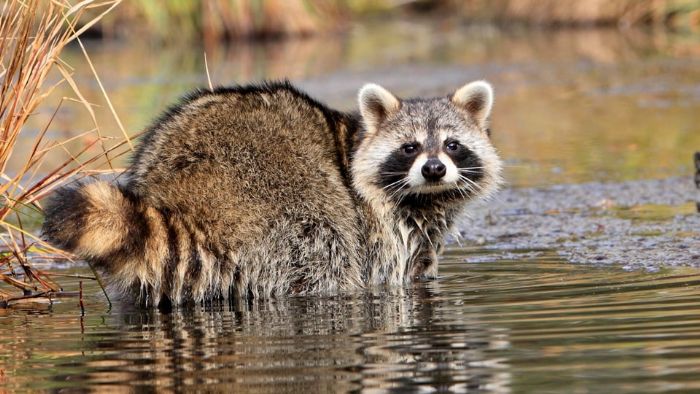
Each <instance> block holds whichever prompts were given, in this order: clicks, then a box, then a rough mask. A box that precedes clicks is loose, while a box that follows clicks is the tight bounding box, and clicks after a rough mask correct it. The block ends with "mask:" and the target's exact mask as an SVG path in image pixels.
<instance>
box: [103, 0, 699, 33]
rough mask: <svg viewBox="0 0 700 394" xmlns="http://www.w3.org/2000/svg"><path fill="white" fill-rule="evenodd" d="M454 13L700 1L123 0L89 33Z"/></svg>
mask: <svg viewBox="0 0 700 394" xmlns="http://www.w3.org/2000/svg"><path fill="white" fill-rule="evenodd" d="M425 14H429V15H433V16H434V15H435V14H440V15H441V16H449V17H451V18H454V19H459V20H464V21H465V22H472V23H475V22H476V23H495V24H500V25H504V24H509V25H512V24H516V25H517V24H520V25H537V26H543V27H575V26H577V27H585V26H610V25H619V26H624V27H626V26H633V25H650V26H652V25H653V26H667V27H672V28H678V29H697V28H698V27H699V26H700V0H375V1H372V0H152V1H124V2H123V3H122V4H120V6H119V7H117V8H116V9H115V10H114V12H112V13H110V14H109V15H108V16H107V17H106V18H104V19H103V20H102V21H101V23H100V24H98V25H96V26H95V27H94V28H93V29H92V30H91V33H92V34H93V35H96V36H104V37H112V38H113V37H124V36H138V37H148V38H151V39H155V40H161V41H175V42H182V41H193V40H203V41H204V42H205V43H212V42H215V41H220V40H238V39H258V38H280V37H287V36H308V35H311V34H316V33H320V32H335V31H341V30H343V29H345V28H346V27H347V26H348V25H349V24H350V23H352V21H353V20H355V19H357V18H361V17H363V18H366V17H386V16H401V17H410V16H418V15H425Z"/></svg>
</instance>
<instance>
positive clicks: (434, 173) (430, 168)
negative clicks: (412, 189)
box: [420, 159, 447, 182]
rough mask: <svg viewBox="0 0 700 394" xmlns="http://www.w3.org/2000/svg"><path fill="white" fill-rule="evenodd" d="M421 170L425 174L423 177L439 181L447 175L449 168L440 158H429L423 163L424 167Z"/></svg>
mask: <svg viewBox="0 0 700 394" xmlns="http://www.w3.org/2000/svg"><path fill="white" fill-rule="evenodd" d="M420 172H421V174H423V178H425V179H426V180H428V181H431V182H435V181H439V180H440V178H442V177H443V176H445V173H446V172H447V168H446V167H445V165H444V164H442V162H441V161H440V160H438V159H428V161H426V162H425V164H424V165H423V168H421V170H420Z"/></svg>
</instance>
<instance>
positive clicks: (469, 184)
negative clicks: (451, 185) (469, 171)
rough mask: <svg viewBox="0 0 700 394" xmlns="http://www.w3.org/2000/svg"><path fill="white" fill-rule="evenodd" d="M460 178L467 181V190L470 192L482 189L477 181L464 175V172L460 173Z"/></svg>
mask: <svg viewBox="0 0 700 394" xmlns="http://www.w3.org/2000/svg"><path fill="white" fill-rule="evenodd" d="M459 179H461V180H463V181H465V182H466V183H465V184H464V185H465V186H466V187H467V190H468V191H469V192H470V193H475V192H477V191H480V190H481V189H482V187H481V186H480V185H479V184H477V183H476V182H474V181H473V180H471V179H469V178H467V177H466V176H464V175H462V174H459Z"/></svg>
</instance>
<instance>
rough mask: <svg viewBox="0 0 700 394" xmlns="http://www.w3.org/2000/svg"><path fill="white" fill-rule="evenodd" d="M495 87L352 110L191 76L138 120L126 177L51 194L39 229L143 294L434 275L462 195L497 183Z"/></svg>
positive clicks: (214, 293) (192, 296) (125, 288)
mask: <svg viewBox="0 0 700 394" xmlns="http://www.w3.org/2000/svg"><path fill="white" fill-rule="evenodd" d="M492 97H493V94H492V89H491V87H490V85H489V84H487V83H486V82H482V81H477V82H472V83H470V84H467V85H465V86H464V87H462V88H460V89H458V90H457V91H456V92H455V93H453V94H451V95H449V96H445V97H438V98H431V99H420V98H419V99H406V100H401V99H399V98H397V97H396V96H394V95H393V94H391V93H390V92H388V91H387V90H385V89H384V88H382V87H380V86H378V85H374V84H368V85H366V86H364V87H363V88H362V89H361V90H360V92H359V107H360V108H359V109H360V111H359V113H343V112H339V111H335V110H333V109H330V108H328V107H326V106H324V105H323V104H321V103H319V102H317V101H316V100H314V99H312V98H310V97H309V96H307V95H306V94H304V93H302V92H300V91H299V90H297V89H296V88H294V87H293V86H291V85H290V84H289V83H286V82H282V83H265V84H262V85H255V86H239V87H232V88H217V89H214V90H199V91H195V92H194V93H191V94H189V95H188V96H186V97H185V98H184V99H182V100H181V102H180V103H179V104H177V105H176V106H174V107H172V108H171V109H170V110H168V111H167V112H166V113H165V114H164V115H162V116H161V117H160V118H159V119H157V120H156V121H155V123H154V124H153V125H152V126H151V127H150V128H149V129H148V130H147V131H146V134H145V136H144V137H143V140H142V141H141V142H140V145H139V146H138V149H137V151H136V154H135V156H134V158H133V162H132V164H131V167H130V168H129V169H128V171H127V173H126V177H125V179H126V180H125V181H124V182H123V183H120V184H110V183H107V182H101V181H97V182H92V183H80V184H77V185H74V186H72V187H67V188H63V189H60V190H58V191H57V192H56V193H54V194H53V195H52V196H51V197H50V198H49V200H48V202H47V203H46V207H45V213H46V219H45V222H44V227H43V233H44V236H45V238H46V239H47V240H48V241H50V242H51V243H53V244H54V245H56V246H58V247H60V248H63V249H65V250H68V251H72V252H74V253H75V254H77V255H78V256H79V257H81V258H84V259H86V260H88V261H90V262H92V263H93V264H94V265H95V266H97V267H99V268H100V269H102V270H103V271H105V272H106V274H107V275H108V278H109V280H110V282H111V284H112V285H113V286H116V287H117V290H118V291H119V292H120V293H121V294H125V295H131V296H134V297H135V298H136V299H137V301H139V302H140V303H141V304H144V305H157V304H159V303H160V302H164V303H170V302H172V303H175V304H180V303H185V302H191V301H202V300H206V299H213V298H220V297H221V298H229V297H241V298H246V297H259V296H260V297H269V296H272V295H280V294H311V293H314V294H334V293H339V292H347V291H352V290H357V289H360V288H363V287H367V286H374V285H381V284H388V285H400V284H403V283H406V282H409V281H411V280H413V279H415V278H432V277H435V276H436V274H437V255H438V254H439V253H440V251H441V249H442V246H443V242H444V239H443V238H444V235H445V234H446V232H447V231H448V230H449V229H450V227H451V225H452V224H453V222H454V220H455V218H456V216H457V215H458V214H459V213H460V212H461V210H462V209H463V207H464V206H465V203H467V202H468V201H470V200H474V199H477V198H481V197H485V196H489V195H490V194H492V193H493V192H494V191H495V190H496V189H497V187H498V185H499V183H500V169H501V165H500V160H499V158H498V156H497V154H496V152H495V150H494V148H493V147H492V145H491V143H490V142H489V135H488V134H489V129H488V124H487V120H488V117H489V114H490V111H491V106H492V102H493V98H492Z"/></svg>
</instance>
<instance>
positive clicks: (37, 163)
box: [0, 0, 131, 301]
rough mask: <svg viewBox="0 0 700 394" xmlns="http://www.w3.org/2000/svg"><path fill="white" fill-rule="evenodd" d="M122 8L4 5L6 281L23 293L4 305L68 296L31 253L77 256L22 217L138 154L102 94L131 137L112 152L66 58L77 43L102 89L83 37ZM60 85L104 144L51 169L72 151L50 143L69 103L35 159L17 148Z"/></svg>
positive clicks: (1, 249)
mask: <svg viewBox="0 0 700 394" xmlns="http://www.w3.org/2000/svg"><path fill="white" fill-rule="evenodd" d="M120 2H121V0H102V1H97V0H83V1H79V2H76V1H74V2H70V1H68V0H51V1H40V0H27V1H22V0H9V1H6V2H5V3H4V4H3V5H2V6H0V78H2V81H1V82H0V196H2V202H0V280H1V281H3V282H5V283H8V284H10V285H11V286H13V287H14V288H16V289H19V290H22V292H23V294H22V295H21V296H16V295H12V294H11V293H8V292H6V291H2V292H0V301H2V300H3V299H5V301H7V300H13V299H18V298H22V297H36V296H38V295H46V296H51V295H53V294H54V293H57V292H60V291H61V288H60V286H58V285H57V284H56V283H55V282H53V281H52V280H51V279H50V278H49V275H47V274H46V273H44V272H42V271H39V270H35V269H33V268H32V267H31V265H30V264H29V261H28V258H27V255H28V254H30V252H31V254H32V255H39V256H44V257H52V258H55V257H62V258H64V259H66V258H68V259H70V256H68V255H66V254H65V253H63V252H61V251H60V250H57V249H55V248H53V247H51V246H50V245H48V244H46V243H44V242H43V241H42V240H41V239H40V238H39V237H38V236H37V235H36V234H34V233H33V232H32V231H30V230H29V229H27V227H26V226H25V225H24V223H23V220H22V218H23V217H24V216H27V215H28V214H29V213H31V212H32V211H33V212H35V213H39V214H40V213H41V205H40V203H39V200H40V199H41V198H42V197H43V196H45V195H46V194H48V193H49V192H50V191H52V190H54V189H55V188H56V187H58V186H60V185H62V184H65V183H66V182H68V181H69V180H71V179H73V178H74V176H75V175H80V174H82V173H83V172H86V171H87V170H89V169H90V168H89V167H90V166H93V165H95V164H96V163H99V162H100V161H102V160H103V161H105V162H106V164H107V165H109V167H110V168H112V165H111V161H112V160H113V159H114V157H115V156H116V155H115V152H117V154H118V155H120V154H123V153H124V147H125V145H127V146H128V147H131V141H130V139H129V137H128V136H127V135H126V132H124V128H123V127H121V122H119V118H118V116H117V115H116V112H115V111H114V108H113V107H112V106H111V102H110V101H109V98H108V97H107V96H106V93H105V92H104V89H102V93H103V95H104V98H105V100H106V102H107V103H108V105H109V108H110V110H111V111H112V114H113V115H114V117H115V119H116V120H117V124H119V125H120V127H121V128H122V131H123V132H124V138H123V140H122V141H117V143H116V144H114V145H113V146H111V147H108V146H107V143H108V142H109V141H108V140H107V138H105V137H103V136H102V134H101V133H100V129H99V125H97V122H96V121H95V116H94V114H93V112H92V104H91V103H88V102H87V101H86V100H85V99H84V96H83V95H82V94H81V93H80V90H79V89H78V86H77V84H76V83H75V81H74V80H73V79H72V77H71V75H72V73H71V69H70V68H69V66H68V65H67V64H65V63H64V62H62V61H61V59H60V54H61V51H62V50H63V49H64V48H65V47H66V45H68V44H69V43H70V42H72V41H78V43H79V44H80V46H81V49H82V50H83V53H84V55H85V59H86V62H87V63H88V64H89V65H90V67H91V69H92V71H93V74H94V76H95V79H96V80H97V81H98V84H100V87H101V83H100V81H99V77H98V76H97V73H96V71H95V70H94V67H93V66H92V63H91V62H90V59H89V57H88V56H87V53H86V52H85V50H84V48H83V47H82V44H81V43H80V40H79V39H78V37H79V36H80V34H81V33H83V32H84V31H86V30H87V29H89V28H91V27H92V26H93V25H94V24H95V23H97V22H98V21H99V20H100V19H101V18H102V17H103V16H104V15H105V14H106V13H108V12H109V11H111V10H112V9H113V8H114V7H115V6H117V5H118V4H119V3H120ZM86 11H90V12H91V15H94V16H92V17H91V18H90V19H89V20H88V21H87V22H85V21H81V20H80V19H81V16H83V14H84V13H85V12H86ZM95 12H97V13H96V14H95ZM79 22H80V24H79ZM78 26H80V27H78ZM54 70H55V71H58V72H59V73H60V75H61V76H62V79H60V80H59V81H58V82H56V83H53V84H51V83H49V81H50V80H49V74H50V73H51V72H52V71H54ZM60 84H68V85H69V86H70V87H71V88H72V90H73V92H74V93H75V95H76V96H77V99H76V100H75V101H78V102H80V103H82V104H83V106H84V108H85V110H86V111H88V112H89V113H90V114H91V116H92V118H93V122H94V124H95V128H94V129H93V130H90V131H88V132H87V133H86V134H89V133H93V134H95V135H96V137H97V138H95V139H94V141H93V142H91V143H88V144H87V145H85V146H84V147H83V148H82V149H80V150H79V151H78V152H77V153H72V154H71V155H70V158H69V159H67V160H65V161H64V162H63V163H61V164H59V165H58V166H55V167H53V168H46V167H47V166H46V165H45V161H44V159H45V158H46V156H47V154H48V153H49V152H51V151H53V150H57V149H60V150H66V151H67V149H66V147H65V145H66V144H67V143H68V142H70V141H71V140H73V139H70V140H65V141H51V140H49V139H48V138H47V131H48V129H49V126H50V124H51V121H52V120H53V117H54V116H55V115H56V113H57V112H58V111H59V109H60V107H61V103H62V102H63V100H65V99H66V98H64V99H62V100H61V102H59V104H58V105H57V106H56V108H55V111H54V113H53V116H52V117H51V119H50V120H49V121H48V122H47V124H46V126H45V127H44V128H43V129H42V130H40V131H39V132H38V133H37V134H36V136H35V137H34V138H33V142H32V146H31V150H30V151H29V153H28V154H26V155H22V156H20V155H19V154H18V153H17V147H18V141H20V136H22V135H27V134H29V133H30V131H28V130H27V127H26V124H27V121H28V120H29V119H30V117H32V116H33V115H34V114H35V111H36V110H37V108H39V106H40V104H42V103H43V102H44V101H45V100H46V99H47V97H49V96H50V94H51V93H52V92H53V90H54V89H55V88H56V87H57V86H59V85H60ZM112 143H114V142H113V141H112ZM93 146H97V147H99V148H100V152H99V153H96V154H95V153H91V152H92V149H91V148H93ZM120 150H121V151H120ZM127 151H128V150H127ZM10 160H12V163H13V167H16V168H19V170H17V171H16V172H15V173H12V174H11V173H8V172H7V168H8V164H9V163H10ZM18 163H19V166H17V164H18ZM19 268H21V272H20V271H19ZM96 279H98V280H99V277H97V276H96Z"/></svg>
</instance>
